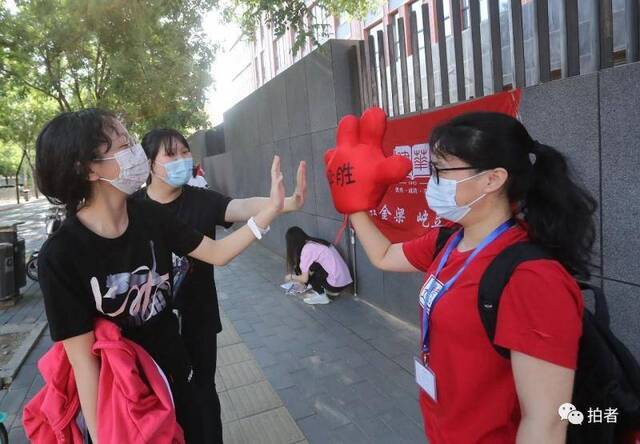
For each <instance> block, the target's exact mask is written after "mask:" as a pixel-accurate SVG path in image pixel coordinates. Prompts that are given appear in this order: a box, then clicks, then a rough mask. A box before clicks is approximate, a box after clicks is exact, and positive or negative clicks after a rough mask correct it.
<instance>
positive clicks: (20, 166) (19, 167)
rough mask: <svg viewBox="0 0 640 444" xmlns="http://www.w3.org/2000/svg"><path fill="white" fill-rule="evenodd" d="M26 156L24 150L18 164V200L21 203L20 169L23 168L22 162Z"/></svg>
mask: <svg viewBox="0 0 640 444" xmlns="http://www.w3.org/2000/svg"><path fill="white" fill-rule="evenodd" d="M25 156H26V154H25V152H24V151H23V152H22V157H21V158H20V163H19V164H18V169H17V170H16V201H17V203H20V170H21V169H22V162H24V157H25Z"/></svg>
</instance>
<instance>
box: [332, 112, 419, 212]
mask: <svg viewBox="0 0 640 444" xmlns="http://www.w3.org/2000/svg"><path fill="white" fill-rule="evenodd" d="M386 122H387V117H386V115H385V113H384V111H383V110H382V109H380V108H369V109H367V110H366V111H365V112H364V114H363V115H362V118H360V119H359V118H357V117H356V116H351V115H349V116H345V117H343V118H342V120H340V124H339V125H338V132H337V137H336V139H337V140H336V147H335V148H332V149H330V150H328V151H327V152H326V153H325V155H324V162H325V173H326V175H327V180H328V181H329V187H330V188H331V194H332V196H333V203H334V205H335V207H336V210H338V212H340V213H343V214H353V213H356V212H358V211H367V210H370V209H372V208H375V207H377V206H378V204H379V203H380V201H381V200H382V198H383V197H384V193H385V192H386V191H387V188H388V187H389V185H392V184H394V183H398V182H399V181H401V180H402V179H403V178H404V177H405V176H406V175H407V174H409V172H410V171H411V168H412V164H411V161H410V160H409V159H407V158H405V157H402V156H395V155H394V156H390V157H385V155H384V153H383V152H382V138H383V136H384V131H385V128H386Z"/></svg>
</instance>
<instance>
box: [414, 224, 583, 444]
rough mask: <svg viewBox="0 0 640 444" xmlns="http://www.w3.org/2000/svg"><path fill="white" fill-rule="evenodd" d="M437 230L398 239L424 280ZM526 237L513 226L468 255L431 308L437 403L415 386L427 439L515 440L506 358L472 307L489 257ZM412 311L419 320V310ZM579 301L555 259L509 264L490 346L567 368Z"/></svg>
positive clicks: (437, 443) (450, 266)
mask: <svg viewBox="0 0 640 444" xmlns="http://www.w3.org/2000/svg"><path fill="white" fill-rule="evenodd" d="M437 234H438V231H437V230H433V231H432V232H430V233H428V234H426V235H425V236H423V237H421V238H418V239H415V240H413V241H409V242H406V243H404V244H403V250H404V254H405V255H406V257H407V259H408V260H409V262H411V264H413V266H414V267H416V268H417V269H419V270H421V271H423V272H425V280H426V278H428V277H429V276H430V275H431V274H432V273H435V270H436V268H437V266H438V263H439V260H440V256H441V255H442V252H440V254H439V255H438V257H437V259H436V260H435V261H434V260H433V253H434V251H435V245H436V238H437ZM524 240H527V234H526V232H525V230H524V229H523V228H522V227H520V226H515V227H513V228H511V229H509V230H508V231H507V232H505V233H504V234H502V235H501V236H500V237H499V238H498V239H497V240H495V241H494V242H493V243H491V244H490V245H489V246H487V247H486V248H485V249H484V250H483V251H482V252H481V253H480V254H478V256H477V257H476V258H475V259H473V261H472V262H471V263H470V264H469V266H468V267H467V269H466V270H465V271H464V272H463V273H462V275H460V277H459V279H458V280H457V281H456V282H455V284H454V285H453V286H452V287H451V288H450V289H449V290H448V291H447V293H445V295H444V296H443V297H442V298H441V299H440V301H439V302H438V303H437V304H436V305H435V307H434V308H433V310H432V312H431V321H430V326H429V328H430V344H429V348H430V351H431V353H430V358H429V359H430V360H429V365H430V367H431V369H432V370H433V371H434V373H435V375H436V387H437V393H438V401H437V403H434V402H433V401H432V400H431V398H430V397H429V396H428V395H427V394H426V393H425V392H423V391H422V390H420V406H421V409H422V414H423V419H424V424H425V431H426V434H427V437H428V438H429V440H430V442H431V443H432V444H443V443H446V444H458V443H459V444H471V443H492V444H493V443H514V442H515V439H516V433H517V430H518V424H519V422H520V408H519V404H518V398H517V394H516V388H515V383H514V380H513V374H512V372H511V365H510V361H509V360H506V359H504V358H502V357H501V356H500V355H498V353H497V352H496V351H495V349H494V348H493V346H492V344H491V343H490V341H489V339H488V337H487V334H486V332H485V330H484V327H483V325H482V322H481V320H480V315H479V313H478V308H477V297H478V286H479V284H480V279H481V278H482V275H483V273H484V271H485V270H486V268H487V267H488V266H489V264H490V263H491V260H492V259H493V258H495V257H496V255H497V254H498V253H500V252H501V251H502V250H504V249H505V248H506V247H508V246H509V245H512V244H514V243H516V242H520V241H524ZM469 254H471V252H470V251H467V252H462V253H461V252H459V251H457V249H454V251H453V252H452V253H451V256H450V257H449V260H448V262H447V264H446V266H445V267H444V268H443V270H442V272H441V273H440V275H439V276H438V279H439V280H440V281H442V282H447V281H448V280H449V279H450V278H451V277H452V276H453V275H454V274H455V273H456V272H457V271H458V270H459V269H460V268H461V267H462V264H463V263H464V261H465V260H466V258H467V257H468V256H469ZM418 306H419V312H420V319H422V307H421V306H420V304H418ZM582 310H583V300H582V294H581V293H580V289H579V287H578V285H577V283H576V282H575V280H574V279H573V278H572V277H571V275H570V274H569V273H568V272H567V271H566V270H565V269H564V268H563V267H562V266H561V265H560V264H559V263H558V262H556V261H552V260H536V261H528V262H524V263H523V264H521V265H520V266H519V267H517V268H516V270H515V272H514V273H513V275H512V277H511V279H510V280H509V282H508V284H507V286H506V287H505V290H504V292H503V294H502V298H501V300H500V308H499V310H498V323H497V327H496V335H495V343H496V344H497V345H500V346H502V347H505V348H508V349H511V350H517V351H519V352H522V353H525V354H527V355H530V356H534V357H536V358H539V359H543V360H545V361H548V362H552V363H554V364H557V365H560V366H563V367H567V368H572V369H574V368H575V366H576V362H577V356H578V342H579V339H580V336H581V334H582Z"/></svg>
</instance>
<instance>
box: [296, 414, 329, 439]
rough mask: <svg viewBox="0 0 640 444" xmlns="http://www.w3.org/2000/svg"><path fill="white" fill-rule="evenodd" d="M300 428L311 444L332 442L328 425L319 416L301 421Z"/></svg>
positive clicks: (299, 422)
mask: <svg viewBox="0 0 640 444" xmlns="http://www.w3.org/2000/svg"><path fill="white" fill-rule="evenodd" d="M297 423H298V426H299V427H300V430H302V433H304V436H306V437H307V439H308V440H309V442H311V443H330V442H331V430H330V429H329V428H327V425H326V423H325V421H324V419H323V418H321V417H320V416H318V415H312V416H309V417H306V418H303V419H301V420H299V421H298V422H297Z"/></svg>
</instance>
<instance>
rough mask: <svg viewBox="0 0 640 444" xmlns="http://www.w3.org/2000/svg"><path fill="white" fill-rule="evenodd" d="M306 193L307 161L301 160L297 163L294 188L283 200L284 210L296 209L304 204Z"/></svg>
mask: <svg viewBox="0 0 640 444" xmlns="http://www.w3.org/2000/svg"><path fill="white" fill-rule="evenodd" d="M306 195H307V163H306V162H305V161H304V160H302V161H300V165H298V174H297V176H296V189H295V190H294V191H293V194H292V195H291V196H290V197H287V198H286V199H285V202H284V211H286V212H290V211H298V210H300V209H302V207H303V206H304V199H305V196H306Z"/></svg>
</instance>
